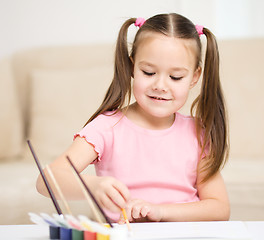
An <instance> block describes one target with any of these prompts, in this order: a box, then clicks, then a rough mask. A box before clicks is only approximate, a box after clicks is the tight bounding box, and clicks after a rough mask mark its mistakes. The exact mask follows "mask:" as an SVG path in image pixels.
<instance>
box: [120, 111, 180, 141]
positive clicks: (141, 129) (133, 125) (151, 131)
mask: <svg viewBox="0 0 264 240" xmlns="http://www.w3.org/2000/svg"><path fill="white" fill-rule="evenodd" d="M118 114H119V115H120V116H121V119H120V121H124V123H125V124H127V125H128V126H129V127H130V128H133V129H134V130H136V131H137V132H141V133H143V134H147V135H152V136H153V135H154V136H160V135H164V134H167V133H169V132H171V130H172V129H173V128H174V127H175V125H176V121H177V115H178V114H177V113H175V118H174V121H173V123H172V125H171V126H170V127H168V128H165V129H158V130H154V129H148V128H144V127H141V126H139V125H137V124H136V123H134V122H133V121H131V120H130V119H129V118H128V117H127V116H126V115H125V114H124V113H123V112H121V111H120V112H119V113H118Z"/></svg>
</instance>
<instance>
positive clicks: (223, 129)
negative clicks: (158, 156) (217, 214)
mask: <svg viewBox="0 0 264 240" xmlns="http://www.w3.org/2000/svg"><path fill="white" fill-rule="evenodd" d="M203 33H204V34H205V36H206V38H207V49H206V55H205V64H204V73H203V82H202V87H201V92H200V95H199V96H198V97H197V98H196V99H195V101H194V102H193V104H192V107H191V113H192V115H194V114H193V112H194V109H195V116H196V119H197V120H196V129H197V135H198V136H202V138H201V139H199V138H198V140H199V143H200V146H201V149H202V151H201V156H202V155H205V156H206V157H205V160H206V164H205V166H204V169H203V170H205V171H207V175H206V176H205V178H204V179H203V181H206V180H208V179H209V178H210V177H212V176H213V175H214V174H215V173H216V172H217V171H218V170H219V169H220V168H221V167H222V166H223V165H224V164H225V162H226V160H227V157H228V152H229V149H228V129H227V116H226V109H225V103H224V97H223V93H222V87H221V83H220V76H219V52H218V46H217V42H216V39H215V37H214V35H213V34H212V33H211V32H210V31H209V30H208V29H206V28H204V29H203ZM207 150H208V152H207ZM205 152H206V154H204V153H205Z"/></svg>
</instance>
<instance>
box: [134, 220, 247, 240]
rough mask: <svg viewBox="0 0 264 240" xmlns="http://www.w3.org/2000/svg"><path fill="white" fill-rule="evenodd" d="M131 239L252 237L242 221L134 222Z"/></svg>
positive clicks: (242, 239) (242, 238)
mask: <svg viewBox="0 0 264 240" xmlns="http://www.w3.org/2000/svg"><path fill="white" fill-rule="evenodd" d="M131 228H132V232H133V234H132V235H131V237H130V239H131V240H143V239H149V240H155V239H239V240H240V239H241V240H244V239H245V240H246V239H251V237H250V234H249V232H248V230H247V227H246V225H245V224H244V223H243V222H240V221H227V222H225V221H223V222H166V223H133V224H131Z"/></svg>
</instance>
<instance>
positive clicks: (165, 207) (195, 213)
mask: <svg viewBox="0 0 264 240" xmlns="http://www.w3.org/2000/svg"><path fill="white" fill-rule="evenodd" d="M159 207H160V209H161V212H162V219H161V221H164V222H169V221H170V222H172V221H180V222H184V221H227V220H229V217H230V207H229V203H228V202H221V201H219V200H216V199H205V200H201V201H198V202H191V203H178V204H162V205H159Z"/></svg>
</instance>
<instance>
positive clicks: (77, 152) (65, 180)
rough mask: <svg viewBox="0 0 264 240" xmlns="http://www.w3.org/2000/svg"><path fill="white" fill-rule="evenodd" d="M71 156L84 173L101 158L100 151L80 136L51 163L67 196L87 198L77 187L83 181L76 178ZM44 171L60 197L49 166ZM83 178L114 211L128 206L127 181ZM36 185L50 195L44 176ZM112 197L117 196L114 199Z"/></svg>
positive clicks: (109, 178)
mask: <svg viewBox="0 0 264 240" xmlns="http://www.w3.org/2000/svg"><path fill="white" fill-rule="evenodd" d="M67 155H68V156H69V157H70V158H71V160H72V162H73V164H74V166H75V167H76V168H77V170H78V172H82V171H83V170H84V169H85V168H86V167H87V166H88V165H89V164H90V163H91V162H93V161H94V160H95V159H96V158H97V153H96V152H95V151H94V148H93V146H92V145H90V144H88V143H87V142H86V140H85V139H84V138H81V137H77V138H76V139H75V140H74V142H73V143H72V145H71V146H70V147H69V148H68V149H67V150H66V151H65V152H64V153H63V154H62V155H61V156H59V157H58V158H57V159H56V160H55V161H54V162H52V163H51V164H49V166H50V168H51V170H52V173H53V174H54V176H55V178H56V181H57V182H58V184H59V186H60V188H61V190H62V192H63V194H64V196H65V197H66V199H69V200H73V199H84V195H83V193H82V191H81V188H80V187H77V186H79V182H78V181H77V180H76V178H75V176H74V174H73V172H72V169H71V167H70V165H69V163H68V161H67V159H66V156H67ZM44 172H45V175H46V176H47V178H48V181H49V183H50V184H51V187H52V189H53V190H54V193H55V196H56V198H57V199H58V198H59V195H58V193H57V191H56V188H55V186H54V185H53V184H52V181H51V179H50V178H49V175H48V173H47V171H46V169H44ZM82 177H83V179H84V181H85V182H86V184H87V186H88V187H89V189H90V190H91V192H92V193H93V195H94V196H95V198H96V200H97V201H98V202H99V204H100V205H101V206H102V207H105V208H107V209H109V210H110V211H113V212H120V208H123V207H125V204H126V201H127V200H128V198H129V191H128V189H127V187H126V186H125V185H124V184H123V183H121V182H119V181H118V180H116V179H115V178H112V177H98V176H88V175H84V174H83V175H82ZM36 187H37V190H38V191H39V193H41V194H43V195H44V196H49V195H48V191H47V189H46V186H45V184H44V182H43V180H42V178H41V176H40V175H39V177H38V179H37V184H36ZM112 199H114V201H113V200H112Z"/></svg>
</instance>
